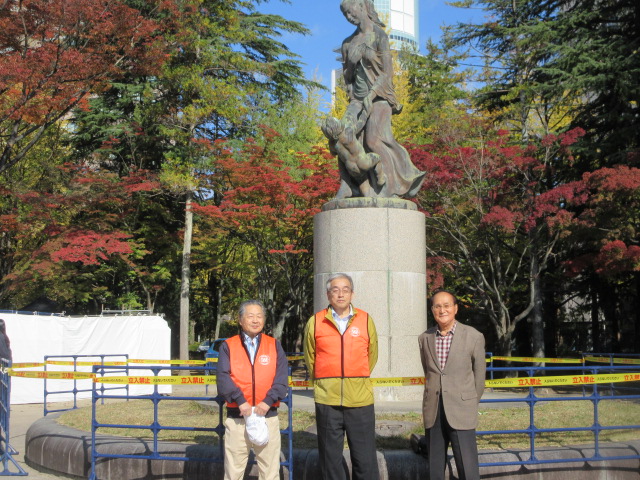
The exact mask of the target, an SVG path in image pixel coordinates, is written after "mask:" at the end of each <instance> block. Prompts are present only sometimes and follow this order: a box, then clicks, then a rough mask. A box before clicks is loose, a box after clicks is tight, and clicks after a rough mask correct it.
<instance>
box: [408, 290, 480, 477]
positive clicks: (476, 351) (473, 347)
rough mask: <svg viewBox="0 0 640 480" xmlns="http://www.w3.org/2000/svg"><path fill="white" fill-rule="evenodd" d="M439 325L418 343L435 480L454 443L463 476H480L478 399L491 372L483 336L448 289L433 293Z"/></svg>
mask: <svg viewBox="0 0 640 480" xmlns="http://www.w3.org/2000/svg"><path fill="white" fill-rule="evenodd" d="M431 311H432V313H433V316H434V318H435V321H436V324H437V325H436V326H434V327H431V328H429V329H428V330H427V331H426V332H424V333H422V334H420V337H419V338H418V344H419V347H420V358H421V360H422V368H423V369H424V376H425V380H426V382H425V387H424V396H423V400H422V416H423V420H424V427H425V432H426V444H427V452H428V460H427V461H428V462H429V478H430V480H444V478H445V477H444V474H445V467H446V459H447V449H448V448H449V444H451V447H452V450H453V456H454V458H455V461H456V467H457V469H458V478H460V479H461V480H478V479H479V478H480V469H479V466H478V445H477V443H476V427H477V425H478V403H479V402H480V397H482V394H483V392H484V382H485V373H486V368H487V367H486V362H485V349H484V336H483V335H482V333H480V332H479V331H477V330H476V329H475V328H473V327H470V326H468V325H464V324H462V323H460V322H458V321H457V320H456V314H457V313H458V300H457V299H456V297H455V296H454V295H453V294H452V293H450V292H447V291H445V290H442V291H439V292H436V293H435V294H434V295H433V296H432V297H431Z"/></svg>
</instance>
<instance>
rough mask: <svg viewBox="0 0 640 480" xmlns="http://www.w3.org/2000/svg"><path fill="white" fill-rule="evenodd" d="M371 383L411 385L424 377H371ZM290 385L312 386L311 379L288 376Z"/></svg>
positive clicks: (381, 385)
mask: <svg viewBox="0 0 640 480" xmlns="http://www.w3.org/2000/svg"><path fill="white" fill-rule="evenodd" d="M370 380H371V384H372V385H373V386H374V387H411V386H420V385H424V377H390V378H371V379H370ZM289 386H290V387H312V386H313V382H311V380H293V379H292V378H291V377H289Z"/></svg>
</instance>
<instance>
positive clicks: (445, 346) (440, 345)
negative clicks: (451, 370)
mask: <svg viewBox="0 0 640 480" xmlns="http://www.w3.org/2000/svg"><path fill="white" fill-rule="evenodd" d="M457 324H458V322H455V323H454V324H453V327H451V330H449V332H448V333H447V334H446V335H442V334H441V333H440V330H436V354H437V355H438V360H439V361H440V370H444V366H445V365H446V364H447V358H449V350H451V342H452V341H453V334H454V333H455V332H456V325H457Z"/></svg>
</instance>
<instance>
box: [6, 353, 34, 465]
mask: <svg viewBox="0 0 640 480" xmlns="http://www.w3.org/2000/svg"><path fill="white" fill-rule="evenodd" d="M10 367H11V360H8V359H6V358H0V460H1V461H2V470H0V475H2V476H25V475H28V473H27V472H25V471H24V469H23V468H22V467H21V466H20V464H18V462H16V460H15V459H14V458H13V455H17V453H18V452H17V451H16V449H15V448H13V447H12V446H11V444H10V443H9V440H10V438H11V437H10V431H9V430H10V429H9V427H10V424H11V421H10V420H11V377H10V376H9V368H10ZM11 465H13V467H15V470H12V469H11Z"/></svg>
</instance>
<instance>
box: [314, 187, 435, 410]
mask: <svg viewBox="0 0 640 480" xmlns="http://www.w3.org/2000/svg"><path fill="white" fill-rule="evenodd" d="M425 245H426V244H425V219H424V215H423V214H422V213H420V212H418V211H417V208H416V205H415V204H414V203H412V202H409V201H407V200H401V199H391V198H353V199H342V200H334V201H331V202H328V203H326V204H325V205H324V206H323V208H322V212H320V213H318V214H317V215H316V216H315V217H314V240H313V248H314V309H315V311H318V310H321V309H323V308H325V307H326V306H327V305H328V303H329V302H328V300H327V295H326V285H325V284H326V281H327V278H328V277H329V276H330V275H331V274H333V273H337V272H344V273H347V274H349V275H351V276H352V278H353V281H354V287H355V288H354V290H355V295H354V298H353V303H354V305H355V306H356V307H358V308H362V309H363V310H365V311H367V312H369V314H370V315H371V316H372V317H373V320H374V322H375V324H376V329H377V331H378V341H379V356H378V363H377V365H376V367H375V369H374V371H373V375H372V376H373V377H375V378H391V377H421V376H423V371H422V365H421V363H420V354H419V351H418V335H419V334H420V333H422V332H423V331H425V330H426V328H427V298H426V295H427V291H426V288H427V286H426V248H425ZM422 391H423V387H422V386H406V387H375V389H374V393H375V396H376V399H377V400H386V401H403V400H418V399H420V398H422Z"/></svg>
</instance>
